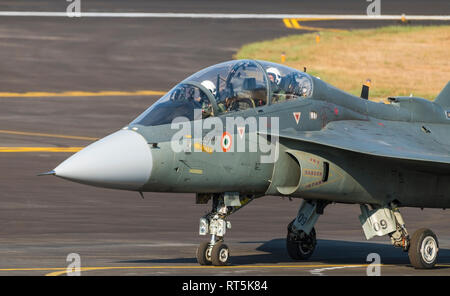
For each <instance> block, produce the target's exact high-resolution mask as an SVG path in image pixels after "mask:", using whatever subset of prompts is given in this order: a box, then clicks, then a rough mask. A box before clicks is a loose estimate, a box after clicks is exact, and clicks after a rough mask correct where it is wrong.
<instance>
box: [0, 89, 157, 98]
mask: <svg viewBox="0 0 450 296" xmlns="http://www.w3.org/2000/svg"><path fill="white" fill-rule="evenodd" d="M165 94H166V92H165V91H155V90H138V91H98V92H88V91H64V92H24V93H16V92H0V98H49V97H106V96H163V95H165Z"/></svg>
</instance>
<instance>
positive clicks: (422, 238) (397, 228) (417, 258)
mask: <svg viewBox="0 0 450 296" xmlns="http://www.w3.org/2000/svg"><path fill="white" fill-rule="evenodd" d="M372 208H373V209H372V210H369V208H368V207H367V206H366V205H361V216H359V219H360V221H361V224H362V226H363V230H364V234H365V235H366V238H367V239H371V238H372V237H374V236H383V235H389V237H390V238H391V242H392V245H393V246H394V247H400V248H402V250H403V251H404V252H408V256H409V260H410V262H411V265H412V266H414V267H415V268H418V269H428V268H433V267H434V265H435V264H436V261H437V255H438V251H439V243H438V240H437V237H436V235H435V234H434V233H433V232H432V231H431V230H429V229H426V228H422V229H419V230H417V231H416V232H415V233H414V234H413V236H412V237H410V236H409V234H408V231H407V230H406V227H405V222H404V221H403V218H402V216H401V214H400V211H399V210H398V208H397V207H396V205H395V204H391V205H390V206H387V207H372Z"/></svg>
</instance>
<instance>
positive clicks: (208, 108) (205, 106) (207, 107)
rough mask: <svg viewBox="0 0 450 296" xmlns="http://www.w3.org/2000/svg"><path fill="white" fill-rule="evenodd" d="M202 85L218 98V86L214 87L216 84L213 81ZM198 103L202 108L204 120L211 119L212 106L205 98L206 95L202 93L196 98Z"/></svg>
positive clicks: (207, 81)
mask: <svg viewBox="0 0 450 296" xmlns="http://www.w3.org/2000/svg"><path fill="white" fill-rule="evenodd" d="M201 84H202V85H203V86H204V87H205V88H206V89H208V90H209V91H210V92H211V93H212V95H213V96H216V91H217V90H216V86H215V85H214V83H213V82H212V81H211V80H204V81H203V82H202V83H201ZM196 101H197V102H198V103H199V104H200V106H201V109H202V118H206V117H209V116H211V115H212V114H213V109H212V104H211V102H210V101H209V99H208V98H207V97H206V96H205V94H203V93H202V92H200V96H199V97H198V98H196Z"/></svg>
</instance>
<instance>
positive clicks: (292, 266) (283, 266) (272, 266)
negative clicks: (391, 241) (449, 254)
mask: <svg viewBox="0 0 450 296" xmlns="http://www.w3.org/2000/svg"><path fill="white" fill-rule="evenodd" d="M367 266H369V264H361V265H359V264H356V265H342V264H341V265H307V264H305V265H230V266H211V265H209V266H205V265H189V266H109V267H81V268H80V271H95V270H118V269H258V268H274V269H275V268H330V267H355V268H359V267H367ZM380 266H383V265H382V264H381V265H380ZM0 271H1V270H0ZM65 273H67V270H60V271H55V272H51V273H48V274H46V276H59V275H63V274H65Z"/></svg>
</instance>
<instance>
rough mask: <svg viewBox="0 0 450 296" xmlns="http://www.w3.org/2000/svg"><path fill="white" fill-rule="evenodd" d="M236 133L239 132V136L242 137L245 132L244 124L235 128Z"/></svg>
mask: <svg viewBox="0 0 450 296" xmlns="http://www.w3.org/2000/svg"><path fill="white" fill-rule="evenodd" d="M237 130H238V133H239V137H240V138H241V139H242V137H243V136H244V132H245V126H240V127H238V128H237Z"/></svg>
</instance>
